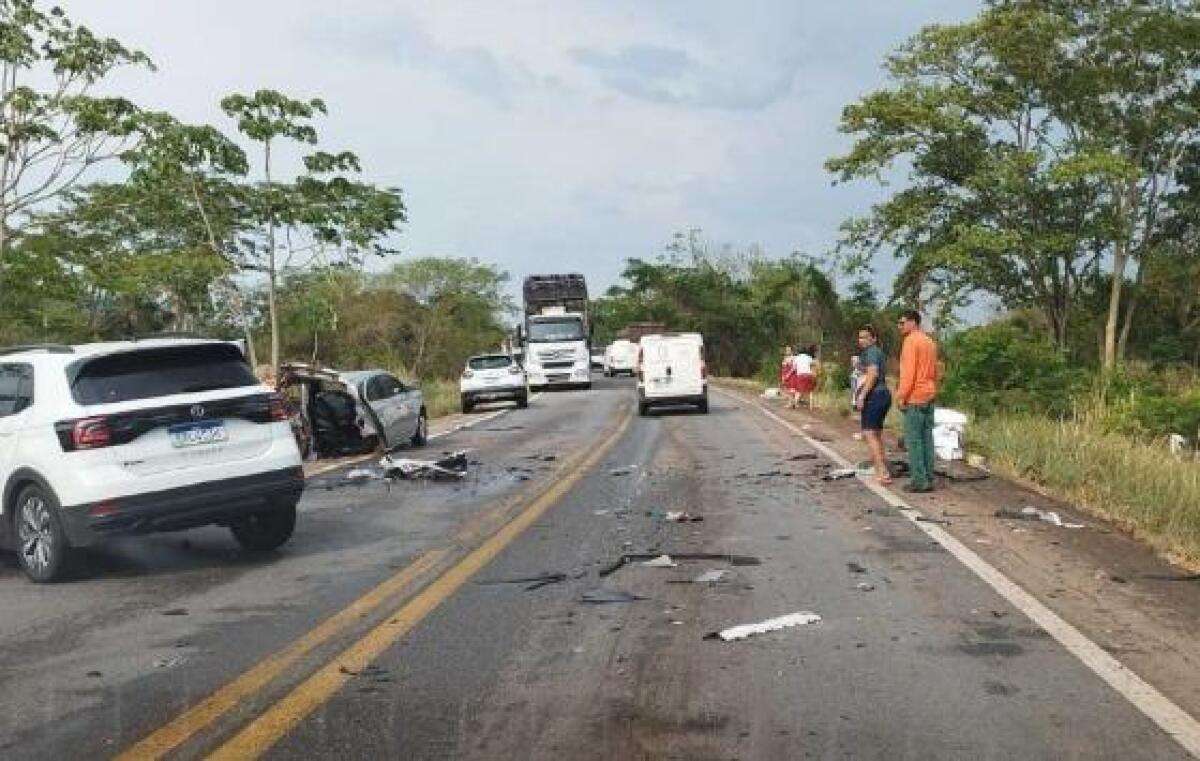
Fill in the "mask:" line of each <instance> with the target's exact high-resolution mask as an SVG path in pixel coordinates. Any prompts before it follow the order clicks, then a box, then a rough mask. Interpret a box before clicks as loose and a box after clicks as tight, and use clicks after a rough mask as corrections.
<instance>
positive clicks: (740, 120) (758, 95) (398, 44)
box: [63, 0, 980, 292]
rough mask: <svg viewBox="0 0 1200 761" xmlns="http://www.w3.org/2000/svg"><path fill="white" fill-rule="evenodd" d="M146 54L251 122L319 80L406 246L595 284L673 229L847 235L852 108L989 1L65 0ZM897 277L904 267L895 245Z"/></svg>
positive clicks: (854, 195) (770, 239) (189, 115)
mask: <svg viewBox="0 0 1200 761" xmlns="http://www.w3.org/2000/svg"><path fill="white" fill-rule="evenodd" d="M63 5H64V7H65V8H66V9H67V11H68V13H69V15H70V16H71V17H72V18H74V19H75V20H76V21H77V22H78V23H82V24H86V25H89V26H91V27H92V28H93V29H95V30H96V31H97V32H101V33H104V34H107V35H112V36H116V37H118V38H119V39H121V40H122V41H124V42H126V43H127V44H130V45H133V46H136V47H140V48H141V49H143V50H145V51H146V52H148V53H149V54H150V55H151V57H152V58H153V59H154V60H155V62H156V63H157V65H158V68H159V70H158V72H157V73H154V74H136V75H130V76H127V77H124V78H123V79H122V81H120V82H119V83H118V85H119V86H120V87H121V89H122V90H124V91H126V92H129V93H132V94H133V97H134V98H135V99H136V100H138V101H139V102H141V103H142V104H144V105H146V106H148V107H155V108H165V109H168V110H170V111H172V112H174V113H176V114H177V115H179V116H180V117H181V118H184V119H188V120H192V121H206V122H212V123H215V124H219V125H221V126H222V127H224V128H227V129H229V130H232V125H231V124H229V123H228V122H226V121H224V119H223V117H222V115H221V113H220V111H219V109H218V107H217V102H218V100H219V99H220V98H221V97H222V96H223V95H225V94H227V93H230V92H235V91H241V92H249V91H252V90H254V89H257V88H260V87H270V88H275V89H279V90H282V91H285V92H287V93H288V94H291V95H294V96H305V97H310V96H320V97H322V98H324V99H325V100H326V102H327V103H328V105H329V109H330V113H329V116H328V117H327V118H324V119H322V120H321V122H320V124H319V128H320V130H321V133H322V142H323V144H324V145H325V147H327V148H329V149H343V148H346V149H350V150H354V151H356V152H357V153H358V154H359V155H360V156H361V157H362V159H363V162H364V167H365V169H366V171H367V174H368V177H369V179H371V180H373V181H376V182H379V183H381V184H394V185H398V186H400V187H401V188H403V190H404V193H405V199H406V202H407V204H408V208H409V213H410V222H409V224H408V225H407V226H406V229H405V231H404V234H403V235H402V236H401V239H400V241H399V244H400V246H401V248H402V249H403V251H404V255H405V256H412V255H453V256H473V257H478V258H479V259H481V260H484V261H490V262H495V263H498V264H499V265H501V266H502V267H503V268H505V269H507V270H508V271H509V272H511V273H512V274H513V276H514V278H517V279H519V278H520V277H521V276H523V275H525V274H528V273H531V272H562V271H573V270H578V271H582V272H584V273H585V274H586V275H587V276H588V279H589V283H590V284H591V285H592V289H593V291H594V292H599V291H600V290H602V289H603V288H605V287H607V286H608V285H611V284H612V283H614V282H615V281H616V280H617V278H618V275H619V273H620V270H621V266H622V262H623V261H624V259H625V258H627V257H630V256H651V255H653V254H654V253H655V252H656V251H658V250H660V249H661V247H662V245H663V244H664V243H665V242H666V241H667V240H669V239H670V236H671V234H672V232H673V231H676V230H681V229H686V228H689V227H700V228H702V229H703V230H704V231H705V233H706V234H707V235H708V236H709V237H710V238H711V239H713V240H714V241H716V242H718V243H733V244H737V245H746V244H750V243H758V244H761V245H762V246H763V247H764V248H765V249H766V251H767V252H768V253H769V254H772V255H785V254H787V253H788V252H790V251H793V250H802V251H805V252H808V253H820V252H823V251H826V250H828V249H829V247H830V246H831V244H832V242H833V241H834V240H835V239H836V234H837V227H838V224H839V223H840V222H841V221H842V220H843V219H844V218H845V217H847V216H848V215H851V214H854V213H858V212H861V211H862V210H864V209H865V208H867V207H868V206H869V205H870V203H871V202H872V200H873V199H874V198H876V197H877V191H874V190H873V189H871V188H869V187H863V186H856V187H838V188H834V187H831V184H830V178H829V176H828V175H827V174H826V173H825V172H824V170H823V169H822V164H823V162H824V161H825V160H826V159H827V158H828V157H830V156H831V155H834V154H836V153H838V152H839V151H840V150H842V149H843V148H844V147H845V145H846V141H845V138H844V137H843V136H841V135H839V134H838V132H837V120H838V115H839V113H840V111H841V108H842V107H843V106H844V105H845V104H846V103H848V102H850V101H852V100H854V99H855V98H856V97H857V96H859V95H861V94H862V93H864V92H867V91H869V90H871V89H873V88H875V87H877V86H879V85H880V84H881V83H882V78H881V74H880V66H879V64H880V61H881V60H882V58H883V56H884V55H885V54H886V53H887V52H888V51H889V50H890V49H892V48H893V47H895V46H896V45H897V44H899V43H900V42H901V41H902V40H903V39H904V38H905V37H906V36H908V35H909V34H911V33H912V32H914V31H916V30H917V29H918V28H920V27H921V26H922V25H924V24H927V23H934V22H945V21H955V20H958V19H961V18H964V17H967V16H969V15H971V14H973V13H974V12H975V11H976V10H977V9H978V7H979V5H980V3H979V2H978V0H841V2H834V1H832V0H759V1H757V2H755V1H753V0H749V1H744V2H739V3H733V2H724V1H718V0H711V1H708V0H705V1H701V0H678V1H677V2H645V0H640V1H639V0H628V1H626V2H620V1H616V0H610V1H607V2H602V1H601V0H592V1H588V2H578V1H577V2H568V1H567V0H557V1H554V2H551V1H550V0H546V1H545V2H520V1H517V0H512V1H511V2H488V3H484V2H452V1H450V0H437V1H436V2H415V1H414V2H409V1H401V2H397V1H396V0H343V2H339V3H330V2H310V1H309V0H243V1H242V2H236V3H235V2H230V0H169V2H165V1H164V0H119V1H118V2H114V1H113V0H66V2H64V3H63ZM879 270H880V275H879V279H880V281H881V283H886V282H887V279H888V275H889V274H890V272H891V271H892V270H893V267H892V266H891V263H890V262H881V263H880V267H879Z"/></svg>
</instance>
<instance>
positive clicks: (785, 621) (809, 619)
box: [704, 611, 821, 642]
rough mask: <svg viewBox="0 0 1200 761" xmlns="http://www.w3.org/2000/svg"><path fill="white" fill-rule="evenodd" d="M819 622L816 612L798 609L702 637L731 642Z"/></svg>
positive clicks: (819, 618)
mask: <svg viewBox="0 0 1200 761" xmlns="http://www.w3.org/2000/svg"><path fill="white" fill-rule="evenodd" d="M820 622H821V617H820V616H819V615H817V614H816V613H811V612H809V611H799V612H797V613H791V614H788V615H786V616H779V617H778V618H768V619H767V620H766V621H760V622H758V623H755V624H739V625H737V626H731V627H729V628H728V629H722V630H720V631H716V632H709V633H708V634H705V635H704V639H719V640H721V641H723V642H733V641H735V640H740V639H746V638H747V637H752V636H754V635H755V634H765V633H766V632H774V631H779V630H780V629H788V628H791V627H793V626H807V625H809V624H817V623H820Z"/></svg>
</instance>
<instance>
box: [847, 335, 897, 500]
mask: <svg viewBox="0 0 1200 761" xmlns="http://www.w3.org/2000/svg"><path fill="white" fill-rule="evenodd" d="M858 345H859V348H861V349H862V354H860V355H859V359H860V362H861V365H862V367H863V368H864V371H863V377H862V379H861V380H860V381H859V384H858V390H857V392H856V394H855V397H854V408H855V409H857V410H860V411H861V412H862V432H863V438H865V439H866V440H867V448H868V449H870V450H871V459H872V460H873V461H874V463H875V475H876V476H877V477H878V479H879V483H881V484H883V485H885V486H886V485H888V484H890V483H892V473H891V470H890V469H889V468H888V464H887V459H886V458H885V457H884V452H883V421H884V420H885V419H886V418H887V414H888V410H890V409H891V408H892V392H890V391H888V387H887V375H886V372H887V358H886V357H885V356H884V354H883V349H881V348H879V334H878V333H877V332H876V330H875V328H874V327H873V326H871V325H864V326H862V327H861V328H860V329H859V331H858Z"/></svg>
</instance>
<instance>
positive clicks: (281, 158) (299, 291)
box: [0, 0, 510, 411]
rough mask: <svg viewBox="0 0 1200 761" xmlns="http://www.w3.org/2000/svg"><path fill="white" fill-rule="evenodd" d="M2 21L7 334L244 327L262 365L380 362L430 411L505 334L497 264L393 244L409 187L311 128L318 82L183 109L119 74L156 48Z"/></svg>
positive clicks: (0, 197) (15, 16)
mask: <svg viewBox="0 0 1200 761" xmlns="http://www.w3.org/2000/svg"><path fill="white" fill-rule="evenodd" d="M0 40H2V42H0V314H2V315H3V317H4V319H3V320H0V343H3V344H10V345H11V344H22V343H48V342H64V343H78V342H85V341H97V340H111V339H122V338H129V337H136V336H147V335H153V334H159V333H195V334H203V335H208V336H217V337H223V338H228V339H242V340H244V341H245V342H246V343H247V345H248V346H249V350H250V355H251V360H252V362H253V363H254V364H256V365H257V366H260V367H261V368H263V370H264V374H265V370H266V368H268V367H269V368H272V369H274V370H277V369H278V365H279V364H280V363H281V362H283V361H289V360H290V361H298V360H299V361H309V362H315V363H319V364H322V365H328V366H334V367H341V368H346V369H355V368H365V367H383V368H386V369H389V370H392V371H394V372H397V373H399V374H401V375H403V376H405V377H408V378H416V379H421V380H423V381H424V385H425V386H426V393H427V394H428V395H429V397H430V399H431V407H432V408H436V409H437V410H439V411H440V410H443V409H449V408H450V407H451V404H450V403H449V401H447V400H448V399H449V396H450V394H449V391H447V390H446V389H443V386H445V385H447V384H446V383H445V381H448V380H449V379H450V378H452V377H456V375H457V373H458V372H459V370H460V369H461V367H460V363H461V361H462V359H463V357H465V356H466V355H467V354H470V353H473V352H476V351H480V350H485V349H491V348H494V347H495V346H496V345H497V344H498V343H499V341H500V339H501V337H502V336H503V335H504V332H505V329H504V319H505V317H506V315H507V312H508V311H509V309H510V305H509V303H508V301H507V298H506V296H505V295H504V287H505V284H506V281H507V275H506V274H505V273H503V272H500V271H498V270H496V269H494V268H492V267H490V266H486V265H482V264H480V263H478V262H476V261H473V260H468V259H453V258H432V257H427V258H422V257H417V258H412V257H405V258H404V259H403V260H400V259H397V255H398V253H399V252H398V251H397V250H396V249H395V248H394V246H393V245H392V242H393V240H394V238H395V234H396V233H397V232H398V231H399V230H400V228H401V227H402V225H403V224H404V223H405V222H406V221H407V219H408V217H407V209H406V207H405V204H404V200H403V195H402V193H401V190H400V189H399V188H395V187H383V186H379V185H376V184H374V183H372V182H370V181H369V179H368V178H369V171H368V168H366V167H364V166H363V163H362V161H361V160H360V158H359V157H358V155H356V154H355V153H354V152H352V151H350V150H347V146H341V145H326V144H325V143H324V142H323V141H322V139H321V125H322V122H323V121H324V120H325V119H328V118H333V116H334V115H330V114H329V112H328V108H327V106H326V104H325V101H324V100H323V99H321V98H320V97H316V96H315V94H311V93H309V94H304V95H303V96H298V95H291V94H287V93H281V92H277V91H274V90H270V89H258V90H255V91H253V92H247V93H230V94H228V95H227V96H225V97H223V98H221V99H219V101H218V102H215V103H213V104H212V116H213V122H212V123H211V124H210V123H191V122H186V121H184V120H181V119H179V118H178V117H176V116H174V115H172V114H170V113H167V112H164V111H158V110H154V109H151V108H147V107H145V106H143V105H140V104H139V103H137V101H136V99H135V98H134V97H132V96H126V95H125V94H123V93H121V92H120V90H119V87H120V84H119V83H130V82H134V81H136V78H135V77H130V76H129V74H130V73H131V72H133V73H138V72H140V73H141V74H142V75H144V76H153V72H154V68H155V65H154V62H152V61H151V60H150V58H149V57H148V56H147V55H145V54H144V53H142V52H141V51H139V50H137V49H136V48H134V47H131V46H129V45H127V44H125V43H124V42H122V41H119V40H115V39H112V38H108V37H104V36H103V35H102V34H100V33H98V32H94V31H92V30H90V29H88V28H87V27H85V26H82V25H79V24H77V23H76V22H74V21H72V20H71V19H70V18H69V17H68V16H67V14H66V13H65V12H63V11H62V10H61V9H58V8H51V7H50V6H48V5H43V4H41V3H38V2H34V0H0ZM389 260H396V261H395V263H392V262H391V261H389ZM454 402H455V403H456V402H457V398H456V394H455V399H454Z"/></svg>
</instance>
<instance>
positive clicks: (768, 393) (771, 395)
mask: <svg viewBox="0 0 1200 761" xmlns="http://www.w3.org/2000/svg"><path fill="white" fill-rule="evenodd" d="M780 396H781V394H780V391H779V389H777V388H768V389H766V390H765V391H763V392H762V398H763V399H778V398H779V397H780Z"/></svg>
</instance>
